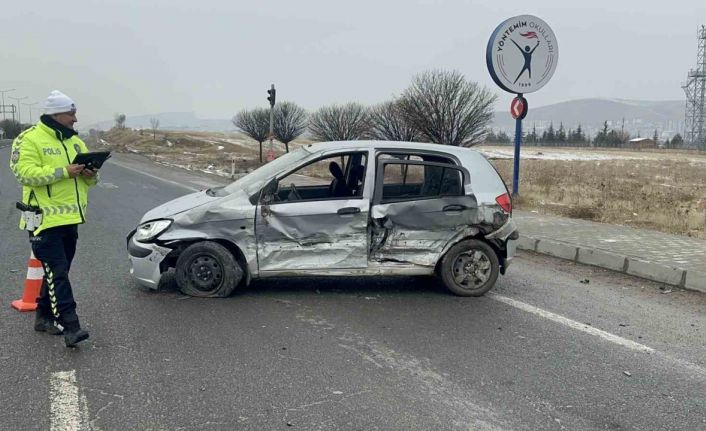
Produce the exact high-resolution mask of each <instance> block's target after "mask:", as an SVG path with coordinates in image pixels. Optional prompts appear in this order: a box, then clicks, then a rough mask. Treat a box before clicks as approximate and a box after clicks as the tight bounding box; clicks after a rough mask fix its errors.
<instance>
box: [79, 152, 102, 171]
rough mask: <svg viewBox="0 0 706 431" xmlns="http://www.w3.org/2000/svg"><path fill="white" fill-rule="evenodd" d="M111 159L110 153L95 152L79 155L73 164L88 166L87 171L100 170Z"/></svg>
mask: <svg viewBox="0 0 706 431" xmlns="http://www.w3.org/2000/svg"><path fill="white" fill-rule="evenodd" d="M109 157H110V151H95V152H92V153H78V154H76V157H74V161H73V162H71V163H73V164H77V165H86V169H100V168H101V167H102V166H103V163H104V162H105V161H106V160H108V158H109Z"/></svg>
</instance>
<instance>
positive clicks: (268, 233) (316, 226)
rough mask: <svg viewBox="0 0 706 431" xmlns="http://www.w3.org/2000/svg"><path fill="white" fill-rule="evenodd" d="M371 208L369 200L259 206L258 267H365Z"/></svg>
mask: <svg viewBox="0 0 706 431" xmlns="http://www.w3.org/2000/svg"><path fill="white" fill-rule="evenodd" d="M369 207H370V202H369V200H368V199H342V200H328V201H318V202H287V203H277V204H272V205H260V206H259V207H258V210H257V222H256V232H257V247H258V250H257V251H258V259H259V268H260V271H278V270H298V269H319V270H321V269H338V268H365V267H366V266H367V255H368V240H367V237H368V235H367V233H368V213H369ZM339 211H340V212H342V213H344V214H339Z"/></svg>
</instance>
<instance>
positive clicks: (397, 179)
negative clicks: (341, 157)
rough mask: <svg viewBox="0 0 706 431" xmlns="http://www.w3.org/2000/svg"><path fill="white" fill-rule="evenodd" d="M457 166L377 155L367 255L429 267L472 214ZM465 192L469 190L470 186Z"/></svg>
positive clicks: (472, 199) (472, 205)
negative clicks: (392, 158) (368, 253)
mask: <svg viewBox="0 0 706 431" xmlns="http://www.w3.org/2000/svg"><path fill="white" fill-rule="evenodd" d="M468 178H469V175H468V172H467V171H466V170H465V169H463V168H461V167H459V166H456V165H451V164H447V163H438V162H427V161H412V160H407V161H399V160H391V159H379V160H378V164H377V170H376V182H375V195H374V198H373V206H372V208H371V219H372V220H371V230H372V232H371V245H370V259H371V260H373V261H379V262H383V261H396V262H406V263H413V264H417V265H424V266H433V265H435V264H436V262H437V260H438V258H439V257H440V254H441V252H442V251H443V248H444V247H445V246H446V244H448V242H449V241H450V240H451V239H452V238H453V237H454V236H456V235H458V234H459V233H461V232H463V231H464V230H467V229H469V227H470V226H471V223H472V221H473V220H474V219H475V216H476V213H477V202H476V199H475V197H474V196H473V194H470V193H469V194H466V193H465V190H466V188H465V186H464V184H466V183H467V181H468ZM469 190H470V188H469Z"/></svg>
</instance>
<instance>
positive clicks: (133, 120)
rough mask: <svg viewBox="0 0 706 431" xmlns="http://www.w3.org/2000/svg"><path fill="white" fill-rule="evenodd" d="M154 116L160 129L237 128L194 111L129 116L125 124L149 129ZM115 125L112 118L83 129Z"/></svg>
mask: <svg viewBox="0 0 706 431" xmlns="http://www.w3.org/2000/svg"><path fill="white" fill-rule="evenodd" d="M152 118H157V119H158V120H159V128H160V129H168V130H189V131H208V132H232V131H234V130H235V127H234V126H233V123H232V122H231V121H230V120H219V119H203V118H198V117H197V116H196V115H195V114H194V113H193V112H161V113H159V114H151V115H136V116H128V117H127V118H126V120H125V126H126V127H129V128H132V129H149V128H150V127H151V125H150V119H152ZM114 125H115V121H114V120H112V119H111V120H105V121H100V122H98V123H94V124H90V125H88V126H85V127H82V129H84V130H85V131H88V130H89V129H96V130H110V129H111V128H112V127H113V126H114Z"/></svg>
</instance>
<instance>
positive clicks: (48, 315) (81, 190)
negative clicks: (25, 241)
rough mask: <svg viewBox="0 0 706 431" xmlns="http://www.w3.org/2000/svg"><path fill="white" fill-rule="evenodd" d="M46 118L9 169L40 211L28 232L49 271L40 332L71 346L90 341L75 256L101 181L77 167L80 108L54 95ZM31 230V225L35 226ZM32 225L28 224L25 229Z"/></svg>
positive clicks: (24, 138) (17, 148) (19, 145)
mask: <svg viewBox="0 0 706 431" xmlns="http://www.w3.org/2000/svg"><path fill="white" fill-rule="evenodd" d="M45 108H46V113H45V114H44V115H42V116H41V117H40V119H39V121H38V122H37V124H36V125H34V126H32V127H31V128H29V129H27V130H25V131H24V132H22V133H21V134H20V135H19V136H18V137H17V138H16V139H15V141H14V142H13V144H12V156H11V160H10V168H11V169H12V172H13V173H14V174H15V177H16V178H17V181H19V183H20V184H21V185H22V202H23V203H25V204H27V205H33V206H36V207H39V208H40V209H41V221H40V222H39V225H38V226H37V227H34V226H29V227H30V229H32V228H34V229H33V231H31V232H30V234H29V236H30V244H31V246H32V251H33V252H34V255H35V256H36V258H37V259H39V260H40V261H41V262H42V265H43V266H44V280H43V283H42V289H41V293H40V297H39V299H38V301H37V312H36V313H37V314H36V319H35V324H34V329H35V331H39V332H48V333H51V334H57V335H58V334H62V327H63V335H64V341H65V343H66V346H68V347H73V346H75V345H76V344H77V343H79V342H81V341H83V340H85V339H87V338H88V332H86V331H85V330H82V329H81V326H80V324H79V320H78V316H77V314H76V302H75V301H74V296H73V292H72V290H71V283H70V282H69V269H70V268H71V261H72V260H73V258H74V254H75V252H76V241H77V240H78V225H79V224H81V223H85V222H86V209H87V206H88V189H89V187H91V186H94V185H95V184H96V183H97V181H98V177H97V172H96V171H95V170H90V169H85V166H84V165H78V164H73V163H72V160H74V157H75V156H76V154H78V153H83V152H87V151H88V149H87V148H86V144H84V143H83V141H82V140H81V139H80V138H79V137H78V134H77V132H76V131H75V130H74V128H73V127H74V123H76V121H78V120H77V119H76V105H75V104H74V102H73V100H71V98H69V97H68V96H66V95H65V94H63V93H61V92H60V91H52V92H51V94H50V95H49V97H48V98H47V101H46V104H45ZM30 225H31V224H30ZM26 227H28V224H27V223H26V222H25V219H24V218H23V219H22V220H20V229H25V228H26Z"/></svg>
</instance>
